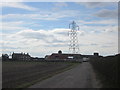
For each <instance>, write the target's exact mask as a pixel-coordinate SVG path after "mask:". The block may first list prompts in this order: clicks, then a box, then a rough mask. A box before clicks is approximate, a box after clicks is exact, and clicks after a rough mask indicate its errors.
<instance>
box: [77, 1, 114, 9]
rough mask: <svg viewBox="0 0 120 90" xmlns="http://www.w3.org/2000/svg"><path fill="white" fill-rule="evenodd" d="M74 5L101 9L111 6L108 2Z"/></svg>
mask: <svg viewBox="0 0 120 90" xmlns="http://www.w3.org/2000/svg"><path fill="white" fill-rule="evenodd" d="M76 3H77V4H80V5H85V6H86V7H87V8H102V7H106V6H110V5H111V4H113V3H110V2H84V3H81V2H76Z"/></svg>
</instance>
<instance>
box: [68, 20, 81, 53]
mask: <svg viewBox="0 0 120 90" xmlns="http://www.w3.org/2000/svg"><path fill="white" fill-rule="evenodd" d="M69 29H71V30H70V31H69V32H68V35H69V37H70V44H69V52H70V53H72V54H77V53H79V43H78V36H77V31H78V30H79V26H78V25H77V24H76V23H75V21H73V22H72V23H70V24H69Z"/></svg>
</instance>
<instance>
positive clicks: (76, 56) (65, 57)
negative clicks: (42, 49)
mask: <svg viewBox="0 0 120 90" xmlns="http://www.w3.org/2000/svg"><path fill="white" fill-rule="evenodd" d="M95 56H99V54H98V53H95V54H93V55H81V54H67V53H62V51H61V50H59V51H58V53H52V54H51V55H46V56H45V60H70V59H82V58H84V57H86V58H90V57H95Z"/></svg>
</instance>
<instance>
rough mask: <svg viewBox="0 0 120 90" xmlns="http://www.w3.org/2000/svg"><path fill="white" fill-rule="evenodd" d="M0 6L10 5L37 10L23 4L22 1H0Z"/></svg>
mask: <svg viewBox="0 0 120 90" xmlns="http://www.w3.org/2000/svg"><path fill="white" fill-rule="evenodd" d="M0 6H2V7H11V8H20V9H24V10H29V11H36V10H38V9H37V8H34V7H31V6H28V5H25V4H23V3H22V2H2V3H0Z"/></svg>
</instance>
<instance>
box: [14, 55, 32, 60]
mask: <svg viewBox="0 0 120 90" xmlns="http://www.w3.org/2000/svg"><path fill="white" fill-rule="evenodd" d="M12 60H31V56H30V55H29V54H28V53H27V54H25V53H13V54H12Z"/></svg>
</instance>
